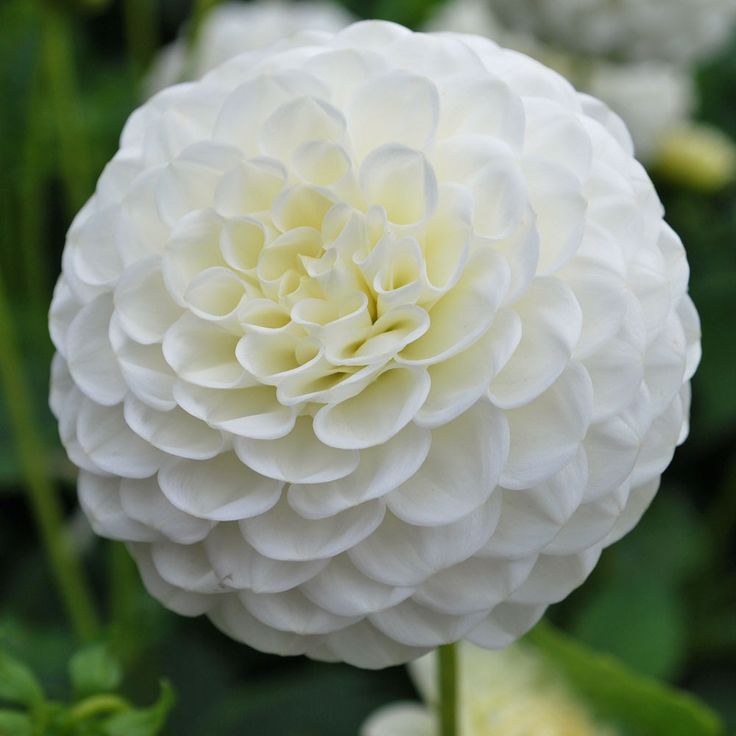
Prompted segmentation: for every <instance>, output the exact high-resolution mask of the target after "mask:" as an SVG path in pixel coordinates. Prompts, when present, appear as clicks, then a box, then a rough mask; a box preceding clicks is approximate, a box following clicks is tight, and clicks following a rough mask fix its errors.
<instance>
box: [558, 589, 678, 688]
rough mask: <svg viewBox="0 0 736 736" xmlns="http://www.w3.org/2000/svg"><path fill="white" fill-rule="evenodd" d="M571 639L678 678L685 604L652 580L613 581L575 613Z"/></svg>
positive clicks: (645, 670)
mask: <svg viewBox="0 0 736 736" xmlns="http://www.w3.org/2000/svg"><path fill="white" fill-rule="evenodd" d="M571 633H572V634H573V635H574V636H575V638H576V639H579V640H580V641H581V642H584V643H585V644H588V645H589V646H591V647H593V648H594V649H597V650H600V651H604V652H606V653H608V654H613V655H614V656H616V657H618V658H619V659H622V660H623V661H624V662H625V663H626V664H627V665H628V666H630V667H633V668H634V669H635V670H636V671H637V672H640V673H642V674H645V675H649V676H650V677H657V678H661V679H670V678H672V677H673V676H674V675H676V674H677V672H678V670H679V669H680V667H681V666H682V663H683V659H684V656H685V649H686V643H687V624H686V619H685V612H684V610H683V604H682V600H681V599H680V598H678V596H677V595H676V594H675V592H674V590H673V589H672V587H671V586H669V585H666V584H663V583H662V582H661V581H658V580H657V579H655V578H650V577H649V576H646V577H645V576H636V575H632V576H630V577H628V578H624V577H615V578H613V579H612V580H611V581H610V584H609V585H606V586H604V587H603V588H602V589H601V590H600V592H599V593H598V594H597V595H595V596H593V597H592V598H591V599H590V600H589V601H588V602H587V605H585V606H583V607H582V608H581V609H580V610H579V611H578V612H577V615H576V616H575V618H574V622H573V625H572V626H571Z"/></svg>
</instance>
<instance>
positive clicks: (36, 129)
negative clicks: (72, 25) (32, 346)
mask: <svg viewBox="0 0 736 736" xmlns="http://www.w3.org/2000/svg"><path fill="white" fill-rule="evenodd" d="M42 84H43V59H42V57H41V54H39V55H38V57H37V58H36V60H35V68H34V70H33V74H32V78H31V84H30V89H29V93H28V105H27V115H26V125H25V135H24V138H23V156H22V170H21V174H20V195H21V196H20V202H19V231H20V243H19V249H20V251H21V254H22V266H23V280H22V283H23V286H24V288H25V292H26V294H28V300H29V303H30V305H31V307H32V313H33V315H34V316H40V315H42V314H46V310H47V308H48V288H49V283H50V281H49V278H50V277H49V269H48V264H47V258H46V255H45V254H44V252H43V228H44V222H45V212H46V207H45V203H44V191H43V185H44V179H45V175H46V157H47V155H48V154H47V153H46V152H45V151H46V146H45V142H46V141H45V133H46V125H45V121H46V116H45V115H44V98H43V86H42ZM35 322H36V320H34V324H35ZM38 322H39V328H40V329H43V331H44V335H43V340H44V342H47V334H46V330H45V327H41V325H43V322H42V321H41V320H38Z"/></svg>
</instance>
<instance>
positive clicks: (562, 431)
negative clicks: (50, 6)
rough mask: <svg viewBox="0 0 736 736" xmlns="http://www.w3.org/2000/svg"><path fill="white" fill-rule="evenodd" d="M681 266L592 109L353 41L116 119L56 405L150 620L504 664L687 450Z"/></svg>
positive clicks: (441, 49) (247, 66) (451, 43)
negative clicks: (455, 648)
mask: <svg viewBox="0 0 736 736" xmlns="http://www.w3.org/2000/svg"><path fill="white" fill-rule="evenodd" d="M687 281H688V267H687V262H686V259H685V253H684V250H683V247H682V244H681V242H680V240H679V239H678V237H677V236H676V235H675V233H674V232H673V231H672V230H671V229H670V228H669V227H668V226H667V225H666V224H665V223H664V221H663V219H662V207H661V205H660V203H659V200H658V198H657V196H656V194H655V192H654V189H653V187H652V184H651V182H650V180H649V178H648V177H647V175H646V173H645V172H644V170H643V169H642V167H641V166H640V165H639V164H638V163H637V162H636V161H635V159H634V158H633V156H632V152H631V146H630V141H629V139H628V136H627V135H626V132H625V129H624V127H623V125H622V124H621V123H620V121H619V120H618V119H617V118H615V116H612V115H611V114H610V113H608V111H607V110H606V109H605V107H604V106H603V105H602V104H601V103H599V102H597V101H596V100H594V99H592V98H590V97H587V96H585V95H579V94H577V93H576V92H575V91H574V89H573V88H572V87H571V86H570V85H569V84H568V83H567V82H566V81H565V80H564V79H563V78H562V77H560V76H559V75H558V74H556V73H555V72H553V71H550V70H548V69H546V68H545V67H543V66H541V65H540V64H538V63H537V62H534V61H533V60H531V59H529V58H527V57H525V56H523V55H521V54H518V53H515V52H513V51H507V50H503V49H500V48H498V47H497V46H495V45H494V44H493V43H491V42H490V41H488V40H486V39H483V38H480V37H476V36H460V35H457V36H452V35H447V36H445V35H437V36H432V35H422V34H416V33H412V32H410V31H408V30H407V29H405V28H403V27H401V26H398V25H393V24H389V23H379V22H366V23H358V24H355V25H352V26H350V27H348V28H346V29H345V30H343V31H341V32H339V33H336V34H330V33H306V34H303V35H301V36H298V37H295V38H294V39H292V40H291V41H290V42H288V43H286V44H282V45H280V46H278V47H273V48H269V49H264V50H261V51H254V52H252V53H249V54H246V55H243V56H241V57H238V58H237V59H234V60H232V61H230V62H229V63H227V64H225V65H224V66H222V67H220V68H218V69H217V70H215V71H213V72H212V73H210V74H209V75H207V76H206V77H205V78H204V79H203V80H201V81H199V82H194V83H190V84H185V85H178V86H176V87H171V88H169V89H167V90H165V91H164V92H162V93H160V94H159V95H157V96H155V97H154V98H153V99H151V100H150V101H149V102H147V103H146V104H145V105H143V107H141V108H140V109H138V110H137V111H136V112H135V113H133V115H132V116H131V118H130V120H129V121H128V123H127V125H126V127H125V130H124V132H123V135H122V140H121V146H120V150H119V151H118V153H117V154H116V155H115V157H114V158H113V159H112V161H111V162H110V163H109V165H108V166H107V168H106V169H105V171H104V172H103V174H102V176H101V177H100V180H99V182H98V185H97V190H96V192H95V194H94V196H93V197H92V199H91V200H90V201H89V202H88V203H87V205H86V206H85V207H84V208H83V210H82V211H81V212H80V213H79V215H78V216H77V218H76V219H75V221H74V223H73V225H72V227H71V229H70V231H69V235H68V239H67V243H66V248H65V251H64V256H63V274H62V276H61V278H60V279H59V283H58V285H57V287H56V292H55V296H54V301H53V304H52V309H51V333H52V336H53V340H54V343H55V345H56V347H57V350H58V354H57V356H56V358H55V360H54V366H53V386H52V395H51V403H52V407H53V410H54V412H55V414H56V416H57V417H58V419H59V424H60V432H61V436H62V439H63V441H64V444H65V446H66V448H67V450H68V453H69V456H70V457H71V458H72V460H73V461H74V462H75V463H76V464H77V465H79V466H80V468H81V476H80V482H79V493H80V499H81V503H82V506H83V508H84V509H85V511H86V513H87V515H88V516H89V519H90V521H91V523H92V525H93V526H94V528H95V530H96V531H97V532H98V533H99V534H102V535H104V536H108V537H111V538H114V539H121V540H125V541H127V542H128V543H129V546H130V549H131V551H132V553H133V555H134V556H135V558H136V560H137V561H138V565H139V568H140V570H141V574H142V576H143V579H144V581H145V583H146V585H147V587H148V589H149V590H150V591H151V593H152V594H153V595H154V596H156V597H157V598H158V599H160V600H161V601H162V602H163V603H164V605H166V606H168V607H169V608H171V609H173V610H175V611H178V612H179V613H182V614H187V615H198V614H203V613H206V614H207V615H208V616H209V617H210V618H211V619H212V620H213V621H214V622H215V624H216V625H217V626H219V627H220V628H221V629H222V630H223V631H225V632H227V633H228V634H230V635H231V636H232V637H234V638H236V639H238V640H240V641H243V642H246V643H248V644H250V645H252V646H254V647H256V648H258V649H261V650H264V651H267V652H277V653H280V654H300V653H306V654H308V655H309V656H311V657H315V658H318V659H325V660H344V661H347V662H350V663H353V664H356V665H359V666H363V667H382V666H386V665H389V664H393V663H398V662H402V661H406V660H409V659H411V658H413V657H416V656H418V655H420V654H422V653H424V652H426V651H428V650H430V649H432V648H434V647H436V646H437V645H438V644H441V643H444V642H449V641H455V640H458V639H461V638H468V639H470V640H471V641H473V642H476V643H478V644H479V645H481V646H485V647H500V646H503V645H505V644H507V643H508V642H510V641H512V640H514V639H515V638H516V637H518V636H519V635H520V634H522V633H523V632H525V631H526V630H527V629H529V628H530V627H531V626H532V625H533V624H534V622H535V621H536V620H537V619H538V618H539V617H540V616H541V615H542V612H543V611H544V609H545V608H546V606H547V605H548V604H550V603H552V602H554V601H558V600H560V599H562V598H564V597H565V596H566V595H567V594H568V593H569V592H570V591H571V590H572V589H573V588H575V587H576V586H577V585H579V584H580V583H581V582H582V581H583V580H584V579H585V577H586V576H587V575H588V573H589V572H590V571H591V569H592V568H593V566H594V565H595V562H596V560H597V559H598V556H599V554H600V552H601V549H602V548H603V547H604V546H605V545H607V544H610V543H611V542H613V541H615V540H616V539H618V538H619V537H621V536H622V535H623V534H625V533H626V532H627V531H628V530H629V529H630V528H631V527H632V526H633V525H634V524H635V523H636V521H637V520H638V518H639V517H640V515H641V514H642V513H643V511H644V509H645V508H646V506H647V505H648V504H649V502H650V501H651V499H652V497H653V496H654V493H655V491H656V489H657V486H658V483H659V476H660V474H661V473H662V471H663V470H664V469H665V467H666V466H667V464H668V463H669V462H670V459H671V457H672V454H673V451H674V448H675V445H676V444H677V443H678V442H680V441H681V440H682V439H683V438H684V436H685V434H686V432H687V413H688V401H689V383H688V381H689V379H690V376H691V375H692V373H693V371H694V370H695V367H696V365H697V362H698V358H699V330H698V318H697V314H696V312H695V309H694V307H693V305H692V303H691V301H690V299H689V298H688V296H687V293H686V292H687Z"/></svg>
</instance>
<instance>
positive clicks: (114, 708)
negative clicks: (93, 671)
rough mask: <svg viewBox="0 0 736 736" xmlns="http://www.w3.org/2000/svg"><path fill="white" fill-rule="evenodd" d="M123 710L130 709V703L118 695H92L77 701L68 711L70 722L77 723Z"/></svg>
mask: <svg viewBox="0 0 736 736" xmlns="http://www.w3.org/2000/svg"><path fill="white" fill-rule="evenodd" d="M124 710H130V703H128V701H127V700H125V699H124V698H121V697H120V696H119V695H110V694H102V695H92V696H90V697H89V698H85V699H84V700H82V701H81V702H79V703H77V704H76V705H75V706H74V707H73V708H72V709H71V710H70V711H69V720H70V721H71V722H72V723H79V722H80V721H86V720H87V719H89V718H93V717H94V716H100V715H108V714H110V713H120V711H124Z"/></svg>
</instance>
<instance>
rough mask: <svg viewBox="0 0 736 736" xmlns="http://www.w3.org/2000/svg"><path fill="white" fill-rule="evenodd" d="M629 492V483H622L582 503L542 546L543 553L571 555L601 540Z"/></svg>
mask: <svg viewBox="0 0 736 736" xmlns="http://www.w3.org/2000/svg"><path fill="white" fill-rule="evenodd" d="M628 495H629V487H628V484H624V485H623V486H619V488H617V489H616V490H615V491H614V492H612V493H609V494H608V495H607V496H604V497H603V498H601V499H600V500H598V501H594V502H592V503H584V504H581V505H580V506H579V507H578V508H577V509H576V510H575V513H574V514H573V515H572V516H571V517H570V519H569V520H568V521H567V522H566V523H565V524H564V526H563V527H562V528H561V529H560V531H559V533H558V534H557V536H556V537H555V538H554V539H553V540H552V541H551V542H550V543H549V544H548V545H547V546H546V547H545V548H544V554H548V555H571V554H576V553H578V552H581V551H583V550H585V549H586V548H587V547H593V546H596V545H598V544H600V543H601V542H602V541H603V539H605V538H606V537H607V535H608V534H609V533H610V531H611V529H612V528H613V526H614V524H615V523H616V520H617V519H618V517H619V516H620V515H621V512H622V511H623V509H624V508H625V506H626V501H627V499H628Z"/></svg>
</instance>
